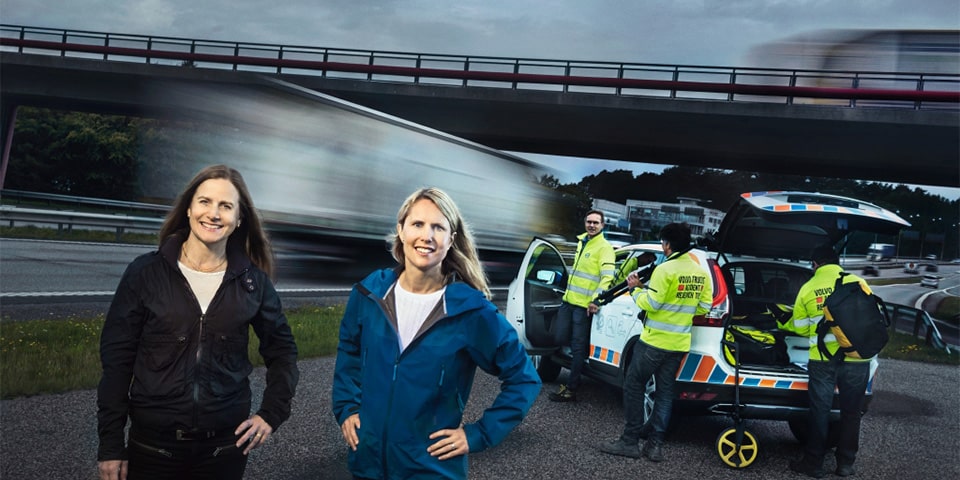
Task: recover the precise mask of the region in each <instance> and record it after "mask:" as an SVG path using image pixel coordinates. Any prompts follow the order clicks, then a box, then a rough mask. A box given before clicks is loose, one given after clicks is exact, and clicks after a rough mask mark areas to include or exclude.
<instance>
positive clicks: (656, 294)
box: [600, 223, 713, 462]
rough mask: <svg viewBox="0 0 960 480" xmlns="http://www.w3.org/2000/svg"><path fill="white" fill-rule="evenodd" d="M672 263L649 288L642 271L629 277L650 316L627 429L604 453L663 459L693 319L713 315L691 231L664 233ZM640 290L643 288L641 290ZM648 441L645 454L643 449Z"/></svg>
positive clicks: (628, 397) (634, 365)
mask: <svg viewBox="0 0 960 480" xmlns="http://www.w3.org/2000/svg"><path fill="white" fill-rule="evenodd" d="M660 242H661V244H662V245H663V253H664V255H666V256H667V259H666V260H665V261H664V262H663V263H661V264H660V265H659V266H657V268H656V270H654V271H653V274H652V275H651V276H650V282H649V283H648V284H646V285H644V284H643V283H642V282H641V281H640V279H639V278H638V277H637V275H636V273H633V274H631V275H630V276H628V277H627V285H628V286H630V287H631V288H633V289H634V290H633V292H632V296H633V298H634V300H636V302H637V305H638V306H639V307H640V308H641V309H643V311H644V312H646V319H645V320H644V322H643V333H641V334H640V341H638V342H637V343H636V345H635V346H634V347H633V357H632V358H631V359H630V367H629V368H628V369H627V376H626V378H625V379H624V383H623V408H624V417H625V419H626V425H624V427H623V433H622V434H621V435H620V438H618V439H616V440H613V441H611V442H608V443H605V444H603V445H601V446H600V450H601V451H602V452H604V453H609V454H613V455H623V456H626V457H633V458H639V457H640V456H641V455H642V456H644V457H646V458H647V459H648V460H651V461H654V462H661V461H663V450H662V446H663V439H664V435H665V433H666V431H667V425H668V424H669V423H670V413H671V410H672V408H673V398H674V384H675V383H676V375H677V369H679V368H680V362H681V361H682V360H683V356H684V355H686V353H687V352H689V351H690V334H691V331H692V329H693V317H694V316H695V315H704V314H706V313H707V312H709V311H710V307H711V306H712V303H713V284H712V281H711V278H710V274H709V273H707V271H705V270H704V269H703V268H702V267H701V266H700V263H698V262H697V260H696V259H695V258H694V257H693V256H692V255H691V254H690V253H688V252H689V251H690V245H691V244H690V227H689V226H688V225H687V224H685V223H671V224H669V225H667V226H665V227H663V229H662V230H660ZM637 287H640V288H637ZM651 376H653V377H654V378H655V379H656V386H657V387H656V392H655V393H654V406H653V413H652V414H651V415H650V419H649V421H647V422H646V423H645V422H644V418H643V417H644V393H645V391H646V385H647V381H648V380H649V379H650V377H651ZM641 438H644V439H646V442H645V443H644V445H643V450H640V449H639V448H638V443H639V441H640V439H641Z"/></svg>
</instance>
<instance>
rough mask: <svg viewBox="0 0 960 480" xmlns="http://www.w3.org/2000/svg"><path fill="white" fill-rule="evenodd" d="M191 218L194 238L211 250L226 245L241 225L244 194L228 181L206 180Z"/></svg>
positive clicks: (195, 197)
mask: <svg viewBox="0 0 960 480" xmlns="http://www.w3.org/2000/svg"><path fill="white" fill-rule="evenodd" d="M187 216H188V217H189V218H190V234H191V236H193V237H195V238H196V239H197V240H200V241H201V242H203V243H205V244H207V245H208V246H213V245H215V244H218V243H220V242H224V243H225V242H226V241H227V237H229V236H230V234H231V233H233V231H234V230H236V229H237V225H238V224H239V221H240V192H238V191H237V188H236V187H234V186H233V183H231V182H230V180H227V179H225V178H211V179H209V180H206V181H204V182H203V183H201V184H200V185H199V186H198V187H197V191H196V192H194V194H193V200H192V201H191V202H190V208H188V209H187Z"/></svg>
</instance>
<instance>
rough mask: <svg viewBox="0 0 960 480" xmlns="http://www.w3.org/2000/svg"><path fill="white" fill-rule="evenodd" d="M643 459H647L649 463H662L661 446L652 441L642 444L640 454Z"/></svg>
mask: <svg viewBox="0 0 960 480" xmlns="http://www.w3.org/2000/svg"><path fill="white" fill-rule="evenodd" d="M641 453H642V454H643V456H644V457H647V460H650V461H651V462H662V461H663V444H661V443H660V442H657V441H654V440H647V441H646V442H645V443H644V444H643V452H641Z"/></svg>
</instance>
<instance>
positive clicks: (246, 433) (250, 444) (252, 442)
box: [233, 415, 273, 455]
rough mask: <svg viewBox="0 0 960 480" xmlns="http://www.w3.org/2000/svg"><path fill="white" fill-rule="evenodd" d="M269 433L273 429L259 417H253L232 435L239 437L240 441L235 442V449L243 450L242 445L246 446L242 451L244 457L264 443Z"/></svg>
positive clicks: (245, 421)
mask: <svg viewBox="0 0 960 480" xmlns="http://www.w3.org/2000/svg"><path fill="white" fill-rule="evenodd" d="M271 433H273V427H271V426H270V424H269V423H267V421H266V420H264V419H263V418H261V417H260V415H254V416H252V417H250V418H248V419H247V420H244V421H243V423H241V424H240V426H239V427H237V429H236V430H235V431H234V432H233V434H234V435H240V439H239V440H237V448H243V444H244V443H246V444H247V448H244V449H243V454H244V455H246V454H248V453H250V450H253V449H254V448H257V447H259V446H260V445H263V444H264V443H266V441H267V439H268V438H270V434H271Z"/></svg>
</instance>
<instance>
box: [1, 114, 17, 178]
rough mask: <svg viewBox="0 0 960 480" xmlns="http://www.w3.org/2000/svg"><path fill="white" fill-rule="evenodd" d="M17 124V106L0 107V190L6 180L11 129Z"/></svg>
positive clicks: (11, 135)
mask: <svg viewBox="0 0 960 480" xmlns="http://www.w3.org/2000/svg"><path fill="white" fill-rule="evenodd" d="M16 124H17V105H7V104H2V105H0V145H2V146H3V160H2V161H0V189H3V186H4V181H5V180H6V178H7V165H8V164H9V162H10V145H12V144H13V127H14V125H16Z"/></svg>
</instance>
